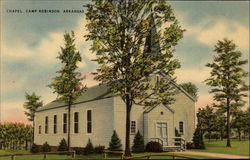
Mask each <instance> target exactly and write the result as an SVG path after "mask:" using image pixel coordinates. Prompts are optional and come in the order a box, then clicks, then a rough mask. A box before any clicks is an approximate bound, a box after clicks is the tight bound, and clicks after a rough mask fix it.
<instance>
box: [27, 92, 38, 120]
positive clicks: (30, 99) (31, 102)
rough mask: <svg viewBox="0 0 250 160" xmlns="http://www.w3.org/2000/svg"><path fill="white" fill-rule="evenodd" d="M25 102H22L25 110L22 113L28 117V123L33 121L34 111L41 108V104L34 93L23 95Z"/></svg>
mask: <svg viewBox="0 0 250 160" xmlns="http://www.w3.org/2000/svg"><path fill="white" fill-rule="evenodd" d="M25 98H26V100H27V101H26V102H24V104H23V107H24V108H25V109H26V111H25V112H24V113H25V115H26V116H27V117H28V120H29V121H32V122H33V121H34V117H35V111H36V109H37V108H39V107H42V106H43V102H42V101H40V98H41V97H40V96H37V95H36V94H35V93H34V92H33V93H32V94H28V93H25Z"/></svg>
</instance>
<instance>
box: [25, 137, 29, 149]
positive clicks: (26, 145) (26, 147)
mask: <svg viewBox="0 0 250 160" xmlns="http://www.w3.org/2000/svg"><path fill="white" fill-rule="evenodd" d="M25 150H26V151H27V150H28V141H27V140H25Z"/></svg>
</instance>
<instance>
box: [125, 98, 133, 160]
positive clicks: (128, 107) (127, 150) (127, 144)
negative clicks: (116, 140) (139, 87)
mask: <svg viewBox="0 0 250 160" xmlns="http://www.w3.org/2000/svg"><path fill="white" fill-rule="evenodd" d="M131 107H132V105H131V103H130V100H129V97H128V96H127V98H126V142H125V153H124V156H126V157H131V151H130V111H131Z"/></svg>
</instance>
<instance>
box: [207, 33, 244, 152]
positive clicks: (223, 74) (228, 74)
mask: <svg viewBox="0 0 250 160" xmlns="http://www.w3.org/2000/svg"><path fill="white" fill-rule="evenodd" d="M214 51H215V52H216V56H214V60H213V62H212V63H208V64H207V65H206V66H207V67H210V68H211V69H212V71H211V72H210V74H211V76H210V78H208V79H207V80H206V84H207V85H209V86H211V87H212V89H211V91H210V93H214V96H213V98H214V100H215V101H217V102H218V104H216V105H214V106H215V107H218V108H220V109H221V110H224V111H225V112H226V117H227V145H226V146H227V147H231V143H230V136H231V122H230V119H231V118H230V117H231V113H232V112H234V111H236V110H237V109H238V108H239V107H241V106H243V105H244V104H245V101H244V100H243V97H246V96H247V94H245V93H244V92H245V91H247V90H248V89H249V86H247V85H246V84H245V81H244V78H245V77H247V75H248V73H247V72H246V71H245V70H244V69H243V68H242V66H243V65H244V64H246V63H247V60H241V57H242V53H241V52H240V51H238V50H237V49H236V45H235V43H234V42H233V41H232V40H228V39H226V38H225V39H224V40H222V41H220V40H219V41H218V43H217V44H216V45H215V49H214Z"/></svg>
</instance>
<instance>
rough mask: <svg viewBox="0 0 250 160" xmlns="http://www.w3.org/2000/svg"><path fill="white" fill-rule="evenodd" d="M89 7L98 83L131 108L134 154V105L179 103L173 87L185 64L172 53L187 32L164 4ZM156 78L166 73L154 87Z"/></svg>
mask: <svg viewBox="0 0 250 160" xmlns="http://www.w3.org/2000/svg"><path fill="white" fill-rule="evenodd" d="M86 8H87V11H86V19H87V21H88V24H87V26H86V27H87V29H88V30H89V34H88V35H86V37H87V40H89V41H92V42H93V43H92V46H91V50H92V51H93V52H95V53H96V55H97V59H95V61H96V62H97V63H98V64H99V67H98V69H97V72H96V73H95V79H96V80H99V81H100V82H102V83H107V84H108V86H109V87H110V90H111V91H112V92H113V93H114V94H117V95H120V97H121V99H122V100H123V102H124V104H125V106H126V129H125V132H126V133H125V156H131V151H130V112H131V109H132V107H133V105H134V104H139V105H144V106H155V105H159V104H161V103H164V104H166V105H170V104H172V103H173V102H174V100H175V99H174V95H175V93H176V92H175V90H174V87H173V85H172V84H173V82H175V81H176V77H175V76H174V74H175V70H176V69H178V68H180V63H179V61H178V60H177V59H176V58H174V56H173V53H174V52H175V46H176V45H177V44H178V41H179V40H180V39H181V38H182V37H183V32H184V30H183V29H182V28H181V26H180V25H179V23H178V20H177V19H176V18H175V16H174V14H173V10H172V8H171V6H170V5H169V4H167V2H166V1H164V0H159V1H155V0H140V1H138V0H115V1H114V0H112V1H110V0H93V3H91V4H88V5H86ZM164 24H168V25H164ZM152 74H160V75H161V76H159V83H158V85H152V83H151V82H152V81H151V80H152V79H151V78H152V76H151V75H152Z"/></svg>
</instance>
